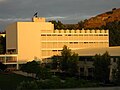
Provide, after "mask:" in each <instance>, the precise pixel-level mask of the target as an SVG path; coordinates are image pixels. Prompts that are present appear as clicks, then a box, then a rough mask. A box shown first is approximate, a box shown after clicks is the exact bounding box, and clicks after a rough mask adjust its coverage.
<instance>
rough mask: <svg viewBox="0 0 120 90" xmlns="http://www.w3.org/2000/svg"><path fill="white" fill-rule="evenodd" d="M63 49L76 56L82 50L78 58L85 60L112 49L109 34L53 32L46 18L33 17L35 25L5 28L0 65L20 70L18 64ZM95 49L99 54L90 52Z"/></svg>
mask: <svg viewBox="0 0 120 90" xmlns="http://www.w3.org/2000/svg"><path fill="white" fill-rule="evenodd" d="M64 45H66V46H68V47H69V48H70V49H71V50H73V51H75V52H78V50H79V51H81V50H83V51H81V52H78V53H80V54H79V55H83V56H86V55H87V51H88V52H90V54H91V55H95V54H96V53H99V52H98V51H101V50H102V48H108V49H109V31H108V30H84V29H82V30H54V25H53V24H52V23H51V22H46V20H45V18H39V17H33V18H32V22H15V23H13V24H11V25H9V26H8V27H7V28H6V55H1V56H0V61H1V62H4V63H5V64H8V65H11V66H12V65H13V66H15V65H16V66H17V69H18V66H19V64H22V63H25V62H28V61H32V60H38V61H39V60H43V59H45V58H49V57H51V56H53V55H60V52H61V50H62V48H63V46H64ZM92 48H96V49H95V50H97V51H94V52H91V51H92V50H93V49H92ZM98 49H99V50H98ZM118 49H120V48H119V47H118ZM84 50H87V51H86V52H84ZM103 50H104V51H105V49H103ZM116 50H117V49H116ZM117 51H118V50H117ZM103 53H104V52H103ZM112 55H114V52H112ZM118 56H120V55H119V53H118Z"/></svg>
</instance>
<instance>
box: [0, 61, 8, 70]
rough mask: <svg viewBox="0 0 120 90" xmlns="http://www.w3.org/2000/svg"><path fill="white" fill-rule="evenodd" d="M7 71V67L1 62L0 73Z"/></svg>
mask: <svg viewBox="0 0 120 90" xmlns="http://www.w3.org/2000/svg"><path fill="white" fill-rule="evenodd" d="M6 69H7V66H6V65H5V64H3V63H2V62H0V71H5V70H6Z"/></svg>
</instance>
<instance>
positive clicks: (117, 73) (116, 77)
mask: <svg viewBox="0 0 120 90" xmlns="http://www.w3.org/2000/svg"><path fill="white" fill-rule="evenodd" d="M113 82H114V83H115V84H116V85H120V60H118V61H117V68H116V69H114V71H113Z"/></svg>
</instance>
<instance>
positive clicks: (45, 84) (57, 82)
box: [17, 77, 98, 90]
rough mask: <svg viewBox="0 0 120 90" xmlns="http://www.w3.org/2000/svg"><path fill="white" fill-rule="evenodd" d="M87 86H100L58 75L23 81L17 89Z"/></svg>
mask: <svg viewBox="0 0 120 90" xmlns="http://www.w3.org/2000/svg"><path fill="white" fill-rule="evenodd" d="M86 86H87V87H95V86H98V84H97V83H94V82H89V81H85V80H77V79H75V78H66V79H65V80H61V79H60V78H58V77H53V78H51V79H46V80H44V81H30V82H28V81H27V82H21V84H20V85H19V86H18V87H17V90H28V89H33V90H34V89H60V88H81V87H86Z"/></svg>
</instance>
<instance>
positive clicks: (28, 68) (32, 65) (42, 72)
mask: <svg viewBox="0 0 120 90" xmlns="http://www.w3.org/2000/svg"><path fill="white" fill-rule="evenodd" d="M20 70H22V71H23V72H27V73H33V74H36V78H38V79H47V78H50V77H51V74H50V70H49V69H47V68H45V67H43V66H41V64H40V63H38V62H36V61H34V60H33V61H32V62H27V63H26V64H23V65H22V67H21V69H20Z"/></svg>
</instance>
